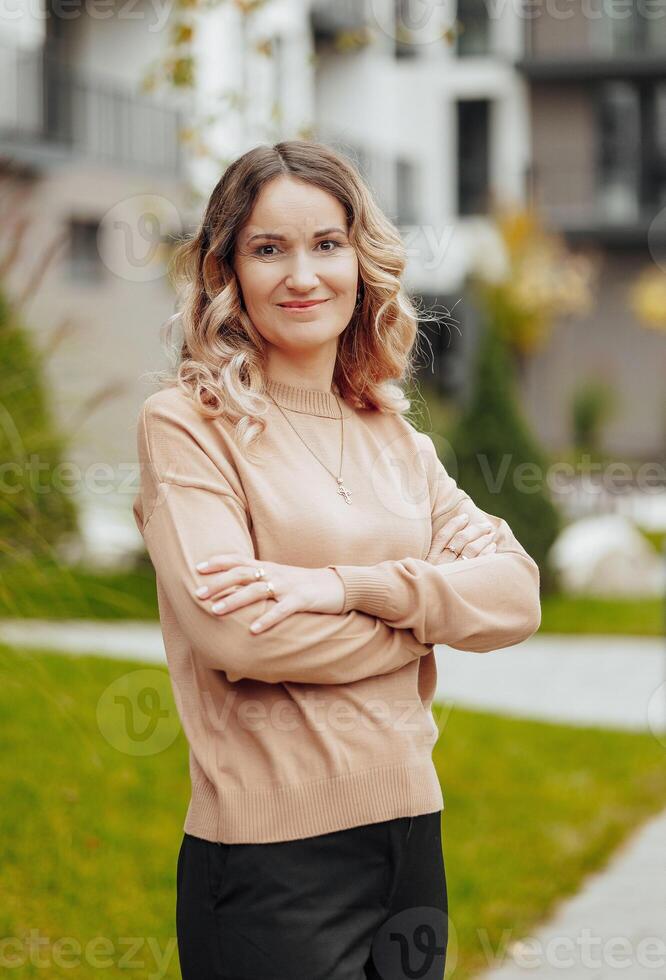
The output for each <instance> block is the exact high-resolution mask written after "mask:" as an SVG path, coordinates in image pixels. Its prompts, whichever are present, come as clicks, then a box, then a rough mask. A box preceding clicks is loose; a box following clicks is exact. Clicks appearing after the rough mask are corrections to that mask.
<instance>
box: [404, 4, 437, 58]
mask: <svg viewBox="0 0 666 980" xmlns="http://www.w3.org/2000/svg"><path fill="white" fill-rule="evenodd" d="M433 12H434V13H436V12H437V8H436V7H435V8H433V7H432V6H430V5H429V4H423V3H422V2H420V0H395V56H396V58H414V57H416V55H418V53H419V33H418V32H419V29H422V28H423V23H424V16H425V17H428V18H429V17H430V16H432V15H433Z"/></svg>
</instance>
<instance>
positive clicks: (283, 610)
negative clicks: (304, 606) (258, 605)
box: [250, 598, 300, 633]
mask: <svg viewBox="0 0 666 980" xmlns="http://www.w3.org/2000/svg"><path fill="white" fill-rule="evenodd" d="M299 609H300V606H299V605H298V604H297V603H294V602H293V600H292V599H290V598H286V599H282V601H281V602H276V603H275V605H274V606H271V608H270V609H269V610H268V612H265V613H264V614H263V616H260V617H259V619H255V621H254V622H253V623H250V629H251V630H252V632H253V633H265V632H266V630H268V629H270V628H271V626H275V624H276V623H281V622H282V620H283V619H286V618H287V616H291V614H292V613H294V612H297V611H298V610H299Z"/></svg>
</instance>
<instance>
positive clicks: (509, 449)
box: [443, 322, 561, 593]
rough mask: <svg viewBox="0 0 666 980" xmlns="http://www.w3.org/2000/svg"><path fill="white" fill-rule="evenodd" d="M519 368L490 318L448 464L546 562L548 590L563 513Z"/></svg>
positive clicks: (460, 481) (485, 507)
mask: <svg viewBox="0 0 666 980" xmlns="http://www.w3.org/2000/svg"><path fill="white" fill-rule="evenodd" d="M513 372H514V367H513V364H512V361H511V359H510V358H509V356H508V353H507V350H506V348H505V344H504V342H503V341H502V340H501V338H500V336H499V333H498V331H497V329H495V328H494V327H493V326H492V324H489V323H488V322H486V324H485V325H483V329H482V332H481V336H480V342H479V348H478V352H477V360H476V364H475V368H474V376H473V379H472V386H471V391H470V397H469V401H468V403H467V404H466V405H465V406H464V407H463V410H462V412H461V413H460V416H459V418H458V419H457V421H456V423H455V424H454V425H453V427H452V430H451V433H450V443H451V452H452V459H451V460H450V461H447V460H443V462H444V465H445V466H447V469H449V471H450V472H451V475H452V476H454V478H455V479H456V481H457V482H458V484H459V485H460V486H461V487H462V488H463V489H464V490H466V491H467V492H468V493H469V494H470V496H471V497H472V499H473V500H474V501H475V502H476V503H477V504H478V506H479V507H481V508H482V509H483V510H485V511H487V512H488V513H492V514H496V515H497V516H498V517H503V518H504V519H505V520H506V521H507V523H508V524H509V526H510V527H511V529H512V530H513V532H514V534H515V535H516V537H517V538H518V540H519V541H520V543H521V544H522V545H523V547H524V548H525V550H526V551H527V552H528V553H529V554H530V555H531V556H532V558H534V560H535V561H536V562H537V564H538V565H539V569H540V572H541V587H542V592H544V593H546V592H549V591H552V590H553V589H554V588H555V585H556V582H555V577H554V573H553V572H552V570H551V569H550V567H549V566H548V563H547V560H546V556H547V553H548V551H549V549H550V547H551V545H552V544H553V542H554V540H555V538H556V537H557V535H558V533H559V531H560V529H561V518H560V515H559V512H558V511H557V509H556V507H555V506H554V504H553V502H552V501H551V499H550V497H549V496H548V492H547V489H548V488H547V485H546V479H545V478H546V473H547V467H548V459H547V457H546V455H545V454H544V453H543V452H542V450H541V448H540V446H539V444H538V442H537V440H536V438H535V437H534V436H533V435H532V433H531V432H530V430H529V427H528V425H527V422H526V421H525V419H524V417H523V414H522V410H521V408H520V406H519V403H518V399H517V397H516V395H515V377H514V373H513Z"/></svg>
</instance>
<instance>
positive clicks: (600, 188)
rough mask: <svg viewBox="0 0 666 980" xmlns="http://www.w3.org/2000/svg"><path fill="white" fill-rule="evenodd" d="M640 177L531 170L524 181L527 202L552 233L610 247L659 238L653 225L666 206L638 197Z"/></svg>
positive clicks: (665, 200) (664, 199)
mask: <svg viewBox="0 0 666 980" xmlns="http://www.w3.org/2000/svg"><path fill="white" fill-rule="evenodd" d="M638 180H639V178H638V177H635V179H631V177H630V176H629V175H623V174H620V173H618V174H616V175H603V176H602V175H601V174H599V173H597V172H595V170H594V169H593V170H592V171H584V170H582V169H574V168H567V167H555V166H547V165H541V166H540V165H533V166H532V168H531V169H530V171H529V172H528V175H527V194H528V200H529V202H530V203H531V204H532V205H533V206H534V207H535V208H536V210H537V211H538V212H539V213H540V214H541V215H542V216H543V217H544V218H545V219H546V221H547V222H548V223H549V224H550V225H551V226H552V227H554V228H557V229H559V230H561V231H563V232H566V233H568V234H570V235H572V236H576V235H580V236H583V237H590V238H598V239H599V240H603V241H606V242H608V243H611V242H617V243H618V244H632V243H633V244H636V243H645V242H646V240H647V236H648V234H654V235H659V236H660V237H661V236H662V235H663V228H662V227H661V225H663V222H662V223H657V222H656V221H655V219H656V218H657V216H658V215H659V214H660V212H661V211H662V209H663V208H664V207H665V206H666V193H664V192H662V195H661V197H660V195H659V192H658V191H657V190H655V193H654V195H653V196H652V198H651V199H646V198H645V197H644V196H643V195H641V193H640V191H639V184H638Z"/></svg>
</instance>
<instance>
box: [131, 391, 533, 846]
mask: <svg viewBox="0 0 666 980" xmlns="http://www.w3.org/2000/svg"><path fill="white" fill-rule="evenodd" d="M267 388H268V391H269V392H270V393H271V394H272V395H273V397H274V398H275V400H276V401H277V402H278V403H279V404H280V405H281V406H282V407H283V409H284V411H285V412H286V413H287V415H288V417H289V419H290V421H291V422H292V424H293V425H294V426H295V428H296V429H297V430H298V432H299V433H300V434H301V436H302V437H303V439H304V440H305V442H306V443H307V444H308V446H310V447H311V448H312V450H313V451H314V452H315V453H316V455H317V456H318V457H319V458H320V459H322V460H323V462H324V463H325V464H326V466H327V467H328V469H329V470H332V471H333V472H335V473H337V472H338V463H339V456H340V416H339V409H338V404H337V402H336V400H335V396H334V395H333V394H332V393H331V392H324V391H314V390H309V389H307V388H304V387H299V386H292V385H286V384H283V383H280V382H276V381H274V380H273V379H268V381H267ZM340 404H341V405H342V407H343V411H344V418H345V430H344V460H343V467H342V475H343V478H344V485H345V486H346V487H348V488H349V490H350V492H351V503H347V502H346V501H345V499H344V498H343V496H341V495H340V494H339V493H338V492H337V484H336V482H335V480H334V478H333V477H332V476H331V474H330V473H328V472H327V471H326V469H324V467H323V466H321V465H320V463H318V462H317V460H316V459H315V458H314V457H313V456H312V454H311V453H310V452H308V450H307V449H306V448H305V446H304V445H303V443H302V442H301V441H300V439H299V438H298V436H297V435H296V433H295V432H294V431H293V430H292V429H291V427H290V426H289V425H288V423H287V421H286V420H285V418H284V417H283V416H282V414H281V413H280V411H279V410H278V408H276V406H275V405H274V404H273V403H270V405H269V408H268V413H267V420H268V425H267V428H266V430H265V432H264V433H263V434H262V435H261V436H260V448H261V461H260V462H250V461H248V460H247V459H246V458H245V456H244V454H243V452H242V450H241V449H240V448H239V447H238V445H237V444H236V442H235V440H234V438H233V426H232V424H231V423H230V422H228V421H227V420H226V419H216V420H206V419H203V418H202V417H201V416H200V415H199V414H198V412H197V411H196V408H195V406H194V404H193V403H192V402H191V401H190V400H189V398H188V397H187V396H186V395H185V394H184V393H183V392H181V391H180V390H179V389H178V388H166V389H163V390H161V391H158V392H155V393H154V394H152V395H150V396H149V397H148V398H147V399H146V401H145V402H144V405H143V407H142V410H141V414H140V418H139V424H138V431H137V445H138V456H139V463H140V491H139V493H138V495H137V496H136V498H135V500H134V517H135V520H136V523H137V526H138V527H139V530H140V531H141V533H142V535H143V538H144V541H145V544H146V548H147V550H148V553H149V555H150V558H151V560H152V563H153V565H154V567H155V572H156V579H157V590H158V599H159V609H160V621H161V627H162V633H163V636H164V644H165V649H166V655H167V660H168V667H169V672H170V677H171V682H172V686H173V691H174V696H175V701H176V706H177V709H178V712H179V715H180V719H181V722H182V725H183V730H184V733H185V736H186V738H187V740H188V743H189V762H190V776H191V784H192V786H191V788H192V794H191V800H190V803H189V808H188V811H187V814H186V817H185V822H184V830H185V831H187V832H188V833H190V834H194V835H195V836H198V837H202V838H204V839H206V840H210V841H223V842H226V843H237V842H270V841H282V840H292V839H296V838H302V837H310V836H313V835H315V834H324V833H328V832H330V831H335V830H340V829H344V828H348V827H353V826H357V825H360V824H364V823H371V822H375V821H381V820H389V819H392V818H393V817H401V816H412V815H418V814H423V813H431V812H433V811H436V810H438V809H441V808H442V807H443V806H444V800H443V796H442V791H441V788H440V784H439V780H438V777H437V773H436V771H435V768H434V765H433V762H432V747H433V745H434V743H435V742H436V740H437V737H438V731H437V726H436V724H435V721H434V719H433V716H432V713H431V703H432V699H433V695H434V693H435V684H436V678H437V673H436V664H435V655H434V653H433V644H435V643H446V644H448V645H449V646H452V647H455V648H457V649H459V650H469V651H477V652H483V651H488V650H494V649H498V648H500V647H505V646H509V645H511V644H515V643H519V642H520V641H521V640H524V639H526V638H527V637H529V636H531V635H532V634H533V633H534V632H535V631H536V630H537V629H538V627H539V624H540V621H541V607H540V602H539V570H538V566H537V565H536V563H535V562H534V561H533V560H532V558H531V557H530V556H529V555H528V554H527V553H526V551H525V550H524V549H523V547H522V546H521V545H520V544H519V542H518V541H517V540H516V538H515V537H514V535H513V533H512V532H511V529H510V528H509V526H508V525H507V523H506V522H505V521H504V520H500V519H499V518H497V517H494V516H492V515H489V514H485V516H486V517H487V518H488V519H489V520H490V521H491V523H492V524H493V525H494V526H495V527H497V528H498V529H499V534H498V538H497V542H498V549H497V552H496V553H494V554H489V555H486V556H480V557H477V558H471V559H469V560H463V559H456V560H455V561H453V562H448V563H447V562H444V563H442V562H441V561H440V563H437V557H438V554H439V552H438V553H435V552H433V554H432V556H429V549H430V545H431V539H432V536H433V535H434V533H435V532H436V531H437V530H438V528H439V527H441V526H442V524H443V523H444V522H445V521H446V520H448V519H449V518H450V517H451V516H452V515H453V514H455V513H457V512H460V511H461V510H475V508H474V505H473V503H472V501H471V500H470V498H469V496H468V495H467V494H466V493H464V492H463V491H462V490H461V489H459V488H458V487H457V485H456V483H455V481H454V480H453V479H452V477H451V476H450V475H449V474H448V473H447V472H446V470H445V469H444V467H443V465H442V463H441V462H440V461H439V459H438V457H437V454H436V452H435V447H434V445H433V442H432V440H431V439H430V438H429V437H428V436H427V435H425V434H422V433H419V432H417V430H416V429H415V428H414V427H413V426H412V425H411V424H410V423H409V422H407V421H406V420H405V419H403V418H402V417H400V416H391V415H387V414H384V413H381V412H377V411H361V410H357V409H355V408H353V407H352V406H350V405H349V404H348V403H346V402H343V401H342V400H341V401H340ZM476 512H477V514H479V515H480V514H481V513H483V512H480V511H478V509H476ZM229 552H233V553H240V554H246V555H248V556H253V557H256V558H259V559H263V560H266V561H273V562H280V563H284V564H289V565H298V566H301V567H302V566H305V567H308V568H320V567H329V568H333V569H334V570H335V571H336V572H337V574H338V575H339V576H340V577H341V578H342V581H343V583H344V586H345V605H344V608H343V610H342V611H341V612H340V613H338V614H325V613H315V612H298V613H294V614H292V615H291V616H288V617H287V618H286V619H285V620H283V621H282V622H280V623H278V624H277V625H275V626H272V627H270V628H269V629H267V630H266V631H264V632H262V633H258V634H256V635H255V634H253V633H251V632H250V630H249V626H250V623H252V622H254V620H255V619H256V618H257V617H258V616H259V615H261V614H262V613H264V612H265V611H266V610H267V609H268V608H269V606H270V604H271V603H272V602H273V600H272V599H270V598H266V599H260V600H258V601H255V602H253V603H252V604H250V605H246V606H243V607H241V608H240V609H238V610H237V611H235V612H230V613H227V614H225V615H223V616H219V615H216V614H215V613H213V612H211V601H210V600H202V599H199V598H197V597H196V596H195V594H194V590H195V589H196V588H197V587H198V586H199V585H202V584H206V583H207V582H208V581H210V578H209V577H207V576H205V575H202V574H201V573H200V572H197V571H196V569H195V565H196V563H197V562H200V561H202V560H205V559H208V558H210V557H212V556H213V555H214V554H221V553H229Z"/></svg>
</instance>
